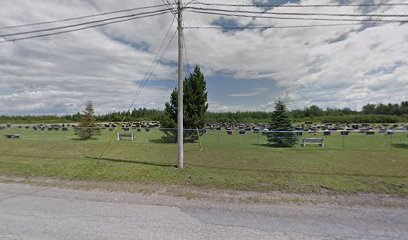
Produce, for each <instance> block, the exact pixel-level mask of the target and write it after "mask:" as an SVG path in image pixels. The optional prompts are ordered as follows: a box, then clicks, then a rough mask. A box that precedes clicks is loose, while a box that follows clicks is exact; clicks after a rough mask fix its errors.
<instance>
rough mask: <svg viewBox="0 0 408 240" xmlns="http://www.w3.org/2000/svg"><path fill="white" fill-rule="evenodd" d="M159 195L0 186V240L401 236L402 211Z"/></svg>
mask: <svg viewBox="0 0 408 240" xmlns="http://www.w3.org/2000/svg"><path fill="white" fill-rule="evenodd" d="M162 198H164V199H161V202H162V204H157V201H156V202H155V201H153V200H152V203H149V201H150V200H149V199H152V198H149V197H147V196H143V195H141V194H130V193H112V192H103V191H77V190H67V189H59V188H45V187H32V186H28V185H20V184H1V183H0V239H1V240H4V239H7V240H8V239H10V240H17V239H29V240H48V239H49V240H51V239H52V240H55V239H66V240H68V239H73V240H74V239H75V240H78V239H85V240H93V239H95V240H103V239H115V240H120V239H132V240H134V239H160V240H162V239H177V240H182V239H194V240H198V239H223V240H224V239H237V240H239V239H251V240H252V239H376V240H377V239H401V240H402V239H405V240H406V239H408V209H403V208H374V207H344V206H338V205H337V206H336V205H310V204H309V205H293V204H292V205H291V204H283V203H282V204H274V205H259V206H256V205H229V204H224V206H223V204H217V203H214V202H213V203H211V202H208V203H205V204H198V205H197V206H196V205H195V204H189V203H188V202H189V201H188V200H186V199H182V198H180V199H176V198H168V199H166V197H162ZM166 201H168V204H165V202H166Z"/></svg>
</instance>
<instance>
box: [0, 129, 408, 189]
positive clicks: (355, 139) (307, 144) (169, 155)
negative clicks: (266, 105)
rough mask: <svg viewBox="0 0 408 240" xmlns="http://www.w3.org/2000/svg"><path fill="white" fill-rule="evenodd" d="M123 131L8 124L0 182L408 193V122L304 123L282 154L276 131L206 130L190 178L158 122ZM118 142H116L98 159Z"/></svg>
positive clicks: (192, 151)
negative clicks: (272, 139) (87, 134)
mask: <svg viewBox="0 0 408 240" xmlns="http://www.w3.org/2000/svg"><path fill="white" fill-rule="evenodd" d="M119 125H120V123H119V122H110V123H102V124H101V125H100V127H99V128H100V129H101V134H100V135H98V136H96V137H95V138H93V139H91V140H88V141H78V136H77V135H75V134H76V132H77V130H78V124H75V123H72V124H33V125H28V124H26V125H14V124H2V125H1V124H0V134H1V136H2V137H1V138H0V154H1V156H2V157H1V158H0V174H12V175H16V176H23V175H27V174H28V175H30V176H40V177H56V178H63V179H64V178H69V179H81V180H91V181H135V182H138V181H148V182H151V183H163V184H181V185H184V184H193V185H194V186H199V187H204V188H223V189H238V190H254V191H270V190H279V191H295V192H315V191H317V192H318V191H320V190H321V189H322V188H324V189H331V190H330V191H335V192H346V193H353V192H377V193H396V194H408V161H407V160H408V159H407V156H408V134H407V127H408V124H390V125H386V126H385V125H383V124H315V123H300V124H297V125H296V128H295V130H294V132H293V134H294V135H296V136H297V139H298V141H297V143H296V145H295V146H294V147H292V148H278V147H272V146H271V145H269V144H268V141H267V137H268V134H270V131H269V125H268V124H252V123H249V124H228V123H213V124H209V125H208V126H206V128H205V129H201V130H199V131H198V132H201V133H202V135H201V134H200V135H201V136H200V138H199V141H196V142H194V143H186V144H185V159H186V162H185V164H186V169H185V170H183V174H176V172H177V169H176V167H175V166H176V165H177V145H176V144H171V143H165V142H162V141H161V138H162V136H163V134H164V133H163V131H161V130H160V125H159V124H155V123H153V124H152V123H150V124H149V123H142V122H139V123H137V122H136V123H125V124H124V125H123V126H122V128H120V129H116V127H118V126H119ZM57 129H58V130H57ZM116 130H117V131H116ZM190 131H192V132H194V133H196V132H197V130H196V129H194V130H190ZM113 134H115V135H114V137H113V139H116V141H113V142H112V144H111V146H110V147H109V148H108V149H107V151H106V154H105V155H104V156H103V159H98V156H99V155H100V153H101V151H102V149H103V146H104V145H105V144H106V142H108V141H109V139H110V138H111V137H112V136H113ZM118 161H119V162H118ZM98 172H104V174H103V175H99V174H98ZM188 179H192V180H188ZM260 183H262V184H260Z"/></svg>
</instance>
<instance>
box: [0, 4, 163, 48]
mask: <svg viewBox="0 0 408 240" xmlns="http://www.w3.org/2000/svg"><path fill="white" fill-rule="evenodd" d="M165 13H167V12H160V13H155V14H149V15H145V16H137V17H131V18H127V19H122V20H116V21H110V22H104V23H99V24H94V25H90V26H85V27H81V28H76V29H70V30H64V31H58V32H52V33H45V34H40V35H34V36H28V37H21V38H13V39H6V40H3V41H0V44H2V43H6V42H15V41H21V40H27V39H33V38H41V37H48V36H53V35H58V34H64V33H70V32H77V31H81V30H85V29H90V28H95V27H102V26H106V25H109V24H114V23H121V22H127V21H131V20H135V19H141V18H147V17H153V16H159V15H163V14H165Z"/></svg>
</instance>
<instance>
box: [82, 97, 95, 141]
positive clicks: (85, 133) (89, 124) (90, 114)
mask: <svg viewBox="0 0 408 240" xmlns="http://www.w3.org/2000/svg"><path fill="white" fill-rule="evenodd" d="M100 132H101V130H100V129H99V128H98V124H97V122H96V119H95V116H94V109H93V105H92V102H90V101H89V102H88V103H87V104H86V107H85V110H84V111H83V114H82V115H81V118H80V120H79V128H78V136H79V137H80V138H81V139H83V140H87V139H91V138H92V137H93V136H95V135H99V134H100Z"/></svg>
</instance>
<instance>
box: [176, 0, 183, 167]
mask: <svg viewBox="0 0 408 240" xmlns="http://www.w3.org/2000/svg"><path fill="white" fill-rule="evenodd" d="M177 15H178V107H177V109H178V113H177V145H178V168H179V169H183V168H184V141H183V140H184V139H183V135H184V134H183V133H184V128H183V119H184V117H183V109H184V106H183V95H184V94H183V80H184V79H183V78H184V68H183V67H184V65H183V47H184V46H183V2H182V0H178V3H177Z"/></svg>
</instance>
